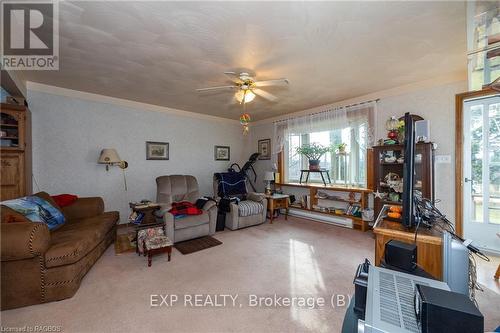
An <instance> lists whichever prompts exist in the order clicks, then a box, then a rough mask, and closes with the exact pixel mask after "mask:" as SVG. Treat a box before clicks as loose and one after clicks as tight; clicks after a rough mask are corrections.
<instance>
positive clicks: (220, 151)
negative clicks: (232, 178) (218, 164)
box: [214, 146, 230, 161]
mask: <svg viewBox="0 0 500 333" xmlns="http://www.w3.org/2000/svg"><path fill="white" fill-rule="evenodd" d="M214 155H215V160H216V161H229V158H230V148H229V147H228V146H215V149H214Z"/></svg>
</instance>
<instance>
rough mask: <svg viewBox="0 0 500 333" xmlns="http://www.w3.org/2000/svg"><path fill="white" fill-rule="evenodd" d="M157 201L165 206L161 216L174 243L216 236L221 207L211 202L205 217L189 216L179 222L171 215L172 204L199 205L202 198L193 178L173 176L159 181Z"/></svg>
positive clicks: (206, 209) (203, 215)
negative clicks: (181, 202) (187, 203)
mask: <svg viewBox="0 0 500 333" xmlns="http://www.w3.org/2000/svg"><path fill="white" fill-rule="evenodd" d="M156 185H157V194H156V200H157V202H158V203H159V204H160V205H161V206H162V208H161V215H162V217H163V220H164V221H165V227H166V228H165V229H166V233H167V237H168V238H169V239H170V240H171V241H172V242H174V243H177V242H182V241H184V240H189V239H193V238H198V237H203V236H207V235H213V234H214V233H215V226H216V223H217V206H216V204H215V202H214V201H212V200H209V201H208V202H207V203H205V206H204V207H203V214H201V215H188V216H185V217H183V218H179V219H175V218H174V216H173V215H172V214H170V213H169V212H168V210H169V209H170V207H171V205H172V202H178V201H189V202H192V203H195V202H196V200H198V199H199V198H200V192H199V191H198V181H197V180H196V178H195V177H193V176H184V175H171V176H161V177H158V178H156Z"/></svg>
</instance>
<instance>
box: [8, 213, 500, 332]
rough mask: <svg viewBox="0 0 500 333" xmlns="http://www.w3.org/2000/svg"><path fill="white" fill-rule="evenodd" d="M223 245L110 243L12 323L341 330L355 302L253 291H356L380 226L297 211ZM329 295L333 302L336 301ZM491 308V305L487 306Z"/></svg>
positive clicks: (483, 299)
mask: <svg viewBox="0 0 500 333" xmlns="http://www.w3.org/2000/svg"><path fill="white" fill-rule="evenodd" d="M216 237H217V238H218V239H220V240H221V241H222V242H223V244H222V245H220V246H216V247H213V248H210V249H206V250H203V251H200V252H196V253H193V254H190V255H188V256H183V255H181V254H180V253H179V252H177V251H176V250H174V252H173V254H172V261H171V262H167V257H166V255H165V256H156V257H155V258H154V259H153V266H152V267H149V268H148V267H147V261H146V259H145V258H144V257H139V256H137V255H135V254H134V253H131V254H124V255H120V256H115V254H114V249H113V247H110V248H109V249H108V250H107V251H106V253H105V254H104V255H103V257H102V258H101V259H100V260H99V261H98V262H97V263H96V265H95V266H94V267H93V268H92V269H91V270H90V272H89V273H88V274H87V276H86V277H85V278H84V280H83V283H82V286H81V288H80V289H79V291H78V292H77V293H76V295H75V296H74V297H73V298H71V299H68V300H64V301H60V302H54V303H49V304H42V305H35V306H31V307H26V308H20V309H14V310H9V311H3V312H2V313H1V316H2V318H1V323H2V326H3V327H20V326H25V325H28V326H34V325H60V326H61V328H62V330H63V331H64V332H118V331H120V332H130V331H136V332H137V331H140V332H340V329H341V325H342V319H343V316H344V312H345V307H341V308H335V309H333V308H331V307H328V306H327V307H325V308H321V309H297V308H277V309H275V308H269V309H266V308H262V307H261V308H252V307H248V306H247V305H246V303H247V300H248V297H249V294H257V295H259V296H264V295H272V294H278V295H282V296H293V295H296V296H297V295H302V296H324V297H327V298H329V297H330V296H331V295H332V294H342V295H350V294H352V293H353V285H352V280H353V275H354V272H355V268H356V267H357V264H358V263H360V262H361V261H362V260H363V259H364V258H365V257H368V258H369V259H370V260H372V261H373V247H374V244H373V243H374V241H373V239H372V235H371V232H367V233H362V232H359V231H354V230H349V229H343V228H340V227H333V226H329V225H326V224H322V223H315V222H311V221H306V220H302V219H297V218H290V219H289V220H288V221H284V220H283V218H280V219H278V220H276V222H275V223H274V224H272V225H270V224H264V225H261V226H257V227H251V228H247V229H243V230H238V231H225V232H222V233H217V234H216ZM151 294H164V295H165V294H176V295H179V297H180V298H182V297H183V294H233V295H234V294H238V295H239V298H238V302H239V301H241V302H242V303H243V304H244V305H243V306H242V307H241V308H240V307H236V308H230V307H226V308H216V307H212V308H186V307H184V306H182V305H176V306H174V307H159V308H158V307H157V308H152V307H150V295H151ZM328 301H329V300H328ZM479 304H480V307H481V310H482V311H483V313H484V314H485V315H486V329H492V328H493V327H494V326H496V325H498V324H500V314H499V313H498V311H496V312H495V310H498V309H499V308H500V297H499V296H498V294H495V293H493V292H492V291H490V290H487V291H486V292H485V295H480V296H479ZM483 307H484V308H483Z"/></svg>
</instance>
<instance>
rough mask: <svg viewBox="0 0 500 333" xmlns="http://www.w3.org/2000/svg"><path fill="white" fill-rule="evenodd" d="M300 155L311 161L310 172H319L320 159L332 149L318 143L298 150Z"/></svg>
mask: <svg viewBox="0 0 500 333" xmlns="http://www.w3.org/2000/svg"><path fill="white" fill-rule="evenodd" d="M296 151H297V153H298V154H301V155H304V156H305V157H307V159H308V160H309V170H313V171H314V170H319V169H320V168H319V162H320V161H319V159H320V158H321V156H323V155H324V154H326V153H328V152H331V151H332V147H331V146H330V147H325V146H323V145H320V144H318V143H311V144H305V145H302V146H301V147H297V149H296Z"/></svg>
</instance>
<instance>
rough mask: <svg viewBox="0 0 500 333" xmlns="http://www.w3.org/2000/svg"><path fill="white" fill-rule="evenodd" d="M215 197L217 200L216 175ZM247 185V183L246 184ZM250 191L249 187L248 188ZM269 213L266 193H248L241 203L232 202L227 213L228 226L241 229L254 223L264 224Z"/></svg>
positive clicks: (216, 183) (217, 186)
mask: <svg viewBox="0 0 500 333" xmlns="http://www.w3.org/2000/svg"><path fill="white" fill-rule="evenodd" d="M213 185H214V197H215V198H217V201H219V200H220V197H219V196H218V188H219V181H218V180H217V178H216V177H215V176H214V182H213ZM245 185H246V184H245ZM247 192H248V188H247ZM266 215H267V199H266V197H265V196H264V194H259V193H255V192H248V193H247V200H245V201H240V203H239V204H236V203H233V202H231V204H230V211H229V212H228V213H226V223H225V225H226V228H229V229H231V230H236V229H241V228H245V227H249V226H252V225H257V224H262V223H264V222H266Z"/></svg>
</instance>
